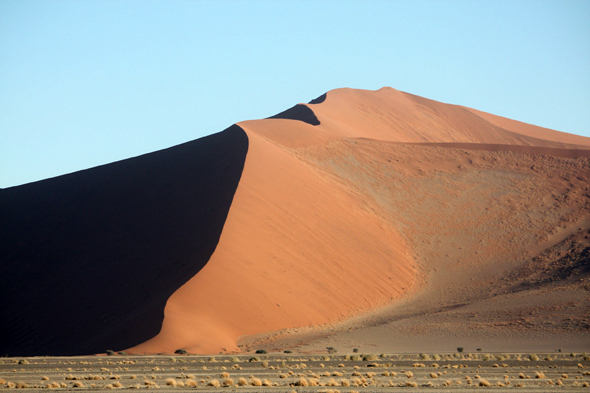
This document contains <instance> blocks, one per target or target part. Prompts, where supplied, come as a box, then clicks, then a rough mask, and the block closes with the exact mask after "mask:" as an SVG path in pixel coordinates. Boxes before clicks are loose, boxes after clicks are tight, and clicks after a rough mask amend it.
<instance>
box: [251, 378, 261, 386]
mask: <svg viewBox="0 0 590 393" xmlns="http://www.w3.org/2000/svg"><path fill="white" fill-rule="evenodd" d="M250 384H251V385H252V386H262V381H261V380H260V379H258V378H255V377H251V378H250Z"/></svg>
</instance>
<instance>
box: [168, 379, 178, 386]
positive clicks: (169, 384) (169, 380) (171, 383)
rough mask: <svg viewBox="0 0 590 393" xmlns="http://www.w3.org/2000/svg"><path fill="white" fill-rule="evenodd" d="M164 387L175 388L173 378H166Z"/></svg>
mask: <svg viewBox="0 0 590 393" xmlns="http://www.w3.org/2000/svg"><path fill="white" fill-rule="evenodd" d="M166 385H168V386H176V380H175V379H173V378H166Z"/></svg>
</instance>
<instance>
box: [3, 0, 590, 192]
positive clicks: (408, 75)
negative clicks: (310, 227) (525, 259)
mask: <svg viewBox="0 0 590 393" xmlns="http://www.w3.org/2000/svg"><path fill="white" fill-rule="evenodd" d="M383 86H391V87H394V88H396V89H399V90H402V91H406V92H409V93H412V94H417V95H420V96H423V97H427V98H431V99H434V100H438V101H442V102H447V103H451V104H459V105H465V106H468V107H472V108H476V109H480V110H483V111H486V112H491V113H494V114H497V115H501V116H505V117H509V118H513V119H516V120H520V121H524V122H528V123H532V124H535V125H540V126H543V127H548V128H553V129H557V130H560V131H565V132H571V133H575V134H579V135H585V136H590V127H589V124H590V1H588V0H580V1H573V0H558V1H542V0H535V1H514V0H511V1H499V0H495V1H483V0H481V1H442V0H441V1H335V0H334V1H317V0H314V1H281V0H274V1H246V0H242V1H204V0H203V1H144V0H141V1H139V0H137V1H125V0H116V1H107V0H105V1H91V0H86V1H67V0H60V1H57V0H56V1H50V0H45V1H27V0H3V1H0V187H9V186H14V185H18V184H23V183H28V182H31V181H36V180H40V179H44V178H48V177H53V176H57V175H61V174H65V173H69V172H73V171H77V170H80V169H85V168H90V167H93V166H97V165H101V164H106V163H109V162H113V161H116V160H120V159H124V158H128V157H132V156H136V155H139V154H143V153H148V152H151V151H155V150H159V149H162V148H166V147H169V146H172V145H176V144H179V143H182V142H186V141H189V140H193V139H196V138H200V137H202V136H205V135H209V134H212V133H215V132H218V131H221V130H223V129H225V128H227V127H228V126H230V125H231V124H233V123H235V122H238V121H241V120H249V119H259V118H264V117H268V116H271V115H274V114H276V113H278V112H280V111H283V110H285V109H287V108H289V107H291V106H293V105H295V104H297V103H299V102H307V101H309V100H311V99H313V98H316V97H317V96H319V95H321V94H323V93H325V92H326V91H328V90H331V89H335V88H339V87H352V88H360V89H371V90H374V89H378V88H380V87H383Z"/></svg>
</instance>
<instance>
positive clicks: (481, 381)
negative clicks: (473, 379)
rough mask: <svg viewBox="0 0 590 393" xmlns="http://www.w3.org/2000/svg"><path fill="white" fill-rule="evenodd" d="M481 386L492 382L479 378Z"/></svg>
mask: <svg viewBox="0 0 590 393" xmlns="http://www.w3.org/2000/svg"><path fill="white" fill-rule="evenodd" d="M479 386H492V384H491V383H489V382H488V381H487V380H485V379H483V378H482V379H480V380H479Z"/></svg>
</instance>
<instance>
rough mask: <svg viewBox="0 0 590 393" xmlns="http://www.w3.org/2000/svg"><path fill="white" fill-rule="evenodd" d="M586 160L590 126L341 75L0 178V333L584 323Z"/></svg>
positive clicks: (344, 343)
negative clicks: (210, 124)
mask: <svg viewBox="0 0 590 393" xmlns="http://www.w3.org/2000/svg"><path fill="white" fill-rule="evenodd" d="M589 158H590V138H585V137H581V136H577V135H572V134H567V133H563V132H558V131H554V130H549V129H545V128H541V127H536V126H532V125H529V124H525V123H521V122H518V121H514V120H510V119H505V118H502V117H498V116H494V115H491V114H487V113H484V112H480V111H477V110H473V109H470V108H465V107H461V106H456V105H449V104H443V103H440V102H436V101H432V100H428V99H425V98H422V97H418V96H414V95H411V94H407V93H403V92H400V91H397V90H395V89H392V88H383V89H380V90H378V91H365V90H353V89H338V90H333V91H330V92H328V93H326V94H325V95H323V96H321V97H319V98H318V99H316V100H313V101H311V103H309V104H298V105H296V106H294V107H292V108H290V109H288V110H286V111H284V112H282V113H280V114H278V115H275V116H272V117H270V118H268V119H263V120H253V121H244V122H241V123H238V124H237V125H234V126H232V127H230V128H229V129H227V130H226V131H223V132H221V133H219V134H215V135H213V136H210V137H207V138H202V139H199V140H196V141H193V142H189V143H187V144H184V145H180V146H177V147H173V148H170V149H166V150H163V151H160V152H155V153H152V154H148V155H145V156H140V157H137V158H132V159H129V160H125V161H121V162H117V163H113V164H109V165H105V166H102V167H97V168H94V169H90V170H87V171H81V172H77V173H74V174H70V175H65V176H61V177H58V178H54V179H48V180H45V181H42V182H37V183H31V184H28V185H24V186H19V187H13V188H8V189H4V190H0V200H1V202H2V203H1V204H0V224H1V227H0V228H1V229H0V230H1V231H2V233H1V235H2V236H1V238H0V242H1V243H0V244H1V245H2V248H1V249H2V250H3V251H2V255H1V256H0V258H1V265H0V274H1V276H2V277H4V278H5V281H6V282H7V284H6V285H3V286H2V287H1V288H0V302H1V303H0V307H1V308H2V310H6V313H5V315H6V316H5V320H4V322H5V323H4V324H3V326H5V327H7V330H6V332H7V334H2V335H1V336H0V353H8V354H11V355H34V354H52V355H56V354H70V355H72V354H89V353H99V352H104V351H105V350H107V349H112V350H126V351H127V352H129V353H138V354H140V353H171V352H174V351H175V350H176V349H180V348H183V349H185V350H187V351H189V352H195V353H219V352H221V351H223V352H232V351H246V350H250V349H254V348H262V347H264V348H267V349H268V350H283V349H287V348H290V349H293V350H314V351H316V350H322V349H324V348H325V347H326V346H328V345H330V346H334V345H338V346H339V347H340V348H344V349H352V348H353V347H359V346H360V347H363V346H367V347H368V348H370V347H371V346H373V347H378V348H379V349H383V350H387V349H390V350H391V351H394V350H395V349H396V348H397V349H398V350H399V349H401V348H402V347H403V349H404V350H412V349H414V350H422V349H421V348H422V347H423V346H426V345H428V346H430V347H436V345H435V344H433V343H440V342H441V341H443V342H444V341H445V340H441V338H445V337H446V338H448V337H452V338H453V339H454V340H456V341H460V340H461V339H462V340H463V341H464V342H473V343H474V344H473V345H476V344H475V343H476V342H482V340H483V338H486V339H487V340H488V341H486V342H487V343H488V344H489V345H490V346H496V347H497V348H500V347H501V346H502V343H507V342H510V343H521V344H522V345H523V346H526V345H529V344H530V343H533V342H537V341H538V337H545V339H546V342H545V343H544V345H549V346H554V345H561V342H560V341H559V340H560V339H561V340H562V341H563V342H566V343H567V342H569V343H584V342H586V343H590V340H589V338H590V310H589V309H588V307H587V304H590V296H589V293H590V273H589V272H590V269H589V268H588V266H590V240H589V239H588V238H589V235H588V234H589V232H588V231H589V230H590V189H589V188H588V184H590V160H589ZM474 315H475V316H474ZM475 332H477V333H475ZM400 342H404V343H405V346H403V345H402V344H400ZM446 342H447V344H446V345H451V347H452V346H453V345H455V344H454V342H455V341H454V342H453V343H450V342H449V341H448V340H446ZM334 343H336V344H334ZM576 345H577V344H576ZM442 349H444V348H442ZM452 349H454V348H450V350H452Z"/></svg>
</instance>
